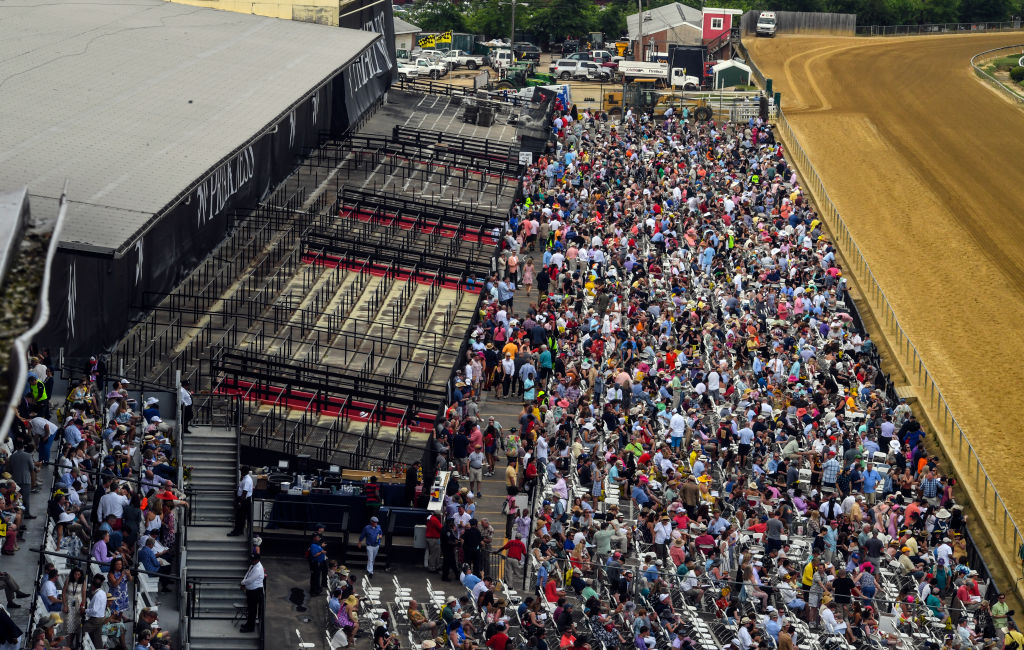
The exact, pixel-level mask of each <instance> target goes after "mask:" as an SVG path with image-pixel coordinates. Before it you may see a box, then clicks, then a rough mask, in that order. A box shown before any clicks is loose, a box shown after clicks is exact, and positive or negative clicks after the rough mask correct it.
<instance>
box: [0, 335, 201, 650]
mask: <svg viewBox="0 0 1024 650" xmlns="http://www.w3.org/2000/svg"><path fill="white" fill-rule="evenodd" d="M29 373H30V376H29V382H28V387H27V388H26V391H25V393H24V399H23V400H22V402H21V405H20V407H19V411H18V416H19V417H18V418H17V419H16V421H15V427H14V428H13V430H12V432H11V437H10V439H9V443H8V444H9V445H10V453H9V454H8V453H2V454H0V455H2V456H3V458H2V461H3V469H4V473H2V474H0V494H2V495H3V503H2V506H0V517H2V518H3V520H4V523H6V533H7V535H6V537H5V540H4V546H3V554H4V555H19V556H20V555H23V554H24V552H25V551H23V550H20V544H19V540H23V539H24V535H25V532H26V530H27V528H28V527H39V528H41V529H43V531H42V543H41V546H42V547H43V554H42V558H41V559H39V558H38V557H37V556H33V557H31V558H27V557H20V558H19V559H18V560H15V561H20V562H29V563H31V564H32V565H33V566H35V565H36V564H37V563H38V565H39V566H40V567H41V570H40V575H39V581H38V584H36V585H20V586H19V585H17V584H14V582H13V579H12V578H11V577H10V576H9V575H7V574H0V580H3V582H4V588H5V591H6V592H7V598H8V605H7V609H8V610H10V609H12V608H20V607H28V608H30V610H31V615H30V617H29V618H28V621H29V627H28V629H21V628H20V627H19V626H18V625H16V624H14V621H13V620H11V621H10V623H11V625H13V629H10V630H9V632H10V634H11V635H13V634H14V633H17V635H18V636H21V641H20V644H21V647H28V648H65V647H66V648H81V647H86V648H125V649H127V648H135V647H137V646H140V645H141V646H142V647H144V648H145V647H151V648H167V647H170V645H171V642H172V640H171V638H170V636H169V634H168V633H167V632H165V631H161V628H160V625H159V622H158V621H157V607H156V600H157V599H156V597H155V592H156V591H157V590H164V589H165V588H168V587H169V586H170V580H171V578H172V576H173V575H175V572H174V569H175V565H176V561H177V558H178V550H179V549H178V543H177V534H178V528H177V526H178V522H177V517H178V512H179V510H180V508H181V507H183V506H185V505H186V502H185V501H184V499H183V495H182V494H181V493H180V492H179V491H178V490H177V489H176V488H175V485H174V482H173V480H172V477H176V476H177V472H176V470H174V469H173V468H174V467H175V465H176V464H175V460H174V447H173V438H172V428H171V427H170V426H169V424H168V423H165V422H164V421H163V419H162V418H161V417H160V410H159V400H158V399H157V398H155V397H150V398H148V399H146V400H145V401H144V402H143V403H142V404H138V403H136V400H134V399H132V398H131V397H130V394H129V390H130V388H131V387H130V384H129V382H128V381H127V380H124V379H120V380H114V381H112V382H111V383H110V384H108V383H107V381H108V380H107V377H106V374H105V368H104V367H103V364H102V363H101V362H100V361H98V360H97V359H96V358H95V357H93V358H90V359H89V361H88V362H87V363H86V366H85V368H84V369H82V371H81V374H80V375H78V374H77V373H76V376H75V377H74V378H73V379H72V380H71V382H70V384H69V387H68V390H67V395H66V398H65V399H63V400H55V394H54V391H55V386H54V384H55V378H54V373H53V369H52V360H51V359H50V358H49V356H48V354H47V353H46V352H45V351H43V352H42V353H40V354H39V355H38V356H35V357H33V359H31V361H30V364H29ZM47 468H49V469H50V470H51V471H52V477H53V479H52V484H44V481H43V478H44V476H45V477H48V476H50V475H51V474H50V473H49V472H47V471H46V470H47ZM47 482H48V481H47ZM23 589H24V591H23ZM30 592H34V593H35V596H36V598H35V599H34V602H30V603H26V604H24V605H19V604H18V603H16V602H15V600H16V599H18V598H24V597H28V596H30V595H31V593H30ZM5 614H6V612H5ZM0 617H2V615H0ZM11 618H12V619H13V618H18V617H17V616H13V617H11ZM0 627H4V626H2V625H0ZM5 631H6V630H5Z"/></svg>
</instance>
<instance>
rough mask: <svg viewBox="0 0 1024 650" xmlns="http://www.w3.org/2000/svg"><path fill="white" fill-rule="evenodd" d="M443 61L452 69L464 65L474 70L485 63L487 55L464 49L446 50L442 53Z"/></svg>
mask: <svg viewBox="0 0 1024 650" xmlns="http://www.w3.org/2000/svg"><path fill="white" fill-rule="evenodd" d="M444 59H445V61H447V62H448V64H449V65H450V66H451V67H452V68H453V69H454V68H457V67H459V66H465V67H467V68H469V69H470V70H476V69H477V68H479V67H481V66H485V65H487V57H485V56H480V55H478V54H470V53H469V52H467V51H466V50H448V51H447V52H445V55H444Z"/></svg>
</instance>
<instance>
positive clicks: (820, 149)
mask: <svg viewBox="0 0 1024 650" xmlns="http://www.w3.org/2000/svg"><path fill="white" fill-rule="evenodd" d="M1018 43H1024V34H1022V33H1015V34H1014V33H1007V34H986V35H962V36H961V35H955V36H936V37H910V38H902V39H879V38H874V39H855V38H838V37H800V36H791V37H782V36H780V37H778V38H776V39H760V40H748V41H747V45H748V47H749V48H750V53H751V57H752V58H753V59H754V61H755V62H756V63H757V65H758V66H759V67H760V68H761V70H762V71H763V72H764V74H765V75H766V76H767V77H771V78H773V79H774V80H775V85H776V90H779V91H781V92H782V108H783V110H784V111H785V114H786V116H787V117H788V118H789V121H790V123H791V125H792V127H793V129H794V130H795V131H796V133H797V136H798V138H799V139H800V142H801V143H802V145H803V146H804V148H805V150H806V151H807V153H808V155H809V156H810V158H811V160H812V161H813V163H814V165H815V167H816V168H817V171H818V173H819V175H820V176H821V177H822V179H823V181H824V182H825V185H826V186H827V187H828V191H829V194H830V196H831V198H832V200H833V202H834V203H835V204H836V207H837V208H838V209H839V212H840V213H841V214H842V215H843V218H844V219H845V221H846V223H847V225H848V226H849V228H850V231H851V233H852V235H853V237H854V239H855V240H856V241H857V243H858V245H859V247H860V250H861V252H862V253H863V254H864V256H865V258H866V259H867V262H868V264H869V265H870V266H871V268H872V270H873V271H874V275H875V277H876V278H877V280H878V282H879V284H880V285H881V287H882V289H883V291H884V292H885V293H886V295H887V296H888V298H889V302H890V303H891V304H892V305H893V308H894V309H895V311H896V314H897V317H898V318H899V320H900V322H901V324H902V325H903V329H904V331H905V332H906V333H907V334H908V336H909V337H910V339H911V340H912V341H913V342H914V343H915V344H916V345H917V348H918V350H919V352H920V354H921V356H922V358H923V359H924V362H925V363H926V364H927V366H928V368H929V369H930V370H931V371H932V374H933V375H934V377H935V379H936V382H937V383H938V384H939V387H940V390H941V391H942V393H943V395H944V396H945V397H946V400H947V401H948V402H949V404H950V406H951V408H952V410H953V412H954V414H955V416H956V417H957V419H958V420H959V421H960V423H961V425H962V426H963V428H964V430H965V431H966V432H967V433H968V435H969V437H970V440H971V442H972V443H973V444H974V446H975V448H976V449H977V451H978V454H979V456H980V457H981V460H982V463H983V464H984V465H985V468H986V469H987V470H988V472H989V475H990V476H991V478H992V480H993V482H994V483H995V484H996V486H997V489H998V490H999V492H1000V493H1001V495H1002V496H1003V498H1004V500H1005V501H1006V502H1007V505H1008V507H1009V508H1010V510H1011V513H1012V514H1013V516H1014V519H1015V520H1016V521H1017V522H1018V524H1019V525H1024V471H1022V469H1024V463H1022V460H1024V435H1022V424H1021V417H1020V414H1021V408H1022V406H1024V398H1022V395H1021V391H1022V389H1024V336H1022V334H1024V136H1022V134H1024V109H1022V108H1020V107H1018V106H1016V105H1014V104H1013V103H1011V102H1010V101H1009V100H1007V99H1005V98H1004V97H1003V96H1002V95H1001V94H999V93H997V92H996V91H994V90H992V89H990V88H988V87H986V86H985V85H984V84H983V83H982V82H981V81H980V80H978V79H977V77H975V75H974V73H973V72H972V70H971V67H970V64H969V61H970V58H971V56H973V55H974V54H977V53H979V52H982V51H984V50H988V49H991V48H995V47H999V46H1003V45H1013V44H1018ZM846 253H847V254H848V255H849V254H851V253H852V251H846ZM858 280H860V282H861V283H862V285H863V283H864V281H865V279H864V278H858ZM965 447H966V445H965ZM989 503H991V496H990V497H989Z"/></svg>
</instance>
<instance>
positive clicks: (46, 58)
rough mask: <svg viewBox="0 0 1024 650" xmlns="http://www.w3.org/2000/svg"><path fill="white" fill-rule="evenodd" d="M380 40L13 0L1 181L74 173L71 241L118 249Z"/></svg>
mask: <svg viewBox="0 0 1024 650" xmlns="http://www.w3.org/2000/svg"><path fill="white" fill-rule="evenodd" d="M377 37H378V35H377V34H374V33H372V32H364V31H359V30H352V29H340V28H337V27H328V26H324V25H315V24H311V23H301V22H293V21H289V20H278V19H274V18H264V17H260V16H251V15H245V14H237V13H230V12H223V11H216V10H213V9H206V8H201V7H191V6H186V5H178V4H173V3H170V2H164V1H162V0H107V1H105V2H103V3H95V2H91V1H87V0H70V1H64V0H62V2H58V3H53V2H50V0H21V1H19V3H18V4H17V5H10V4H6V3H0V187H18V186H23V185H27V186H28V187H29V190H30V192H31V194H32V195H33V196H39V197H49V198H56V197H59V196H60V193H61V190H62V188H63V183H64V179H65V177H66V178H68V179H70V188H69V196H71V197H73V199H74V201H73V202H72V203H71V205H70V206H69V210H68V220H67V223H66V225H65V227H64V233H63V237H62V241H64V242H78V243H80V244H84V245H87V246H90V247H94V248H100V249H104V248H109V249H116V248H117V247H118V246H120V245H121V244H122V243H123V240H124V239H125V238H127V237H128V236H130V235H132V234H133V233H134V232H135V231H136V230H138V229H139V228H141V227H142V226H143V225H145V223H146V222H147V221H149V220H150V219H151V218H152V217H153V215H155V214H157V213H158V212H160V211H161V210H162V209H163V208H164V207H165V206H167V205H168V204H169V203H170V202H171V201H172V200H173V199H174V198H175V197H176V196H177V195H178V194H179V193H180V192H182V191H183V190H184V189H186V188H187V187H188V186H189V185H190V184H192V183H193V182H194V181H195V180H197V179H198V178H200V177H201V176H202V175H203V174H204V173H205V172H206V171H207V170H209V169H210V168H211V167H213V166H214V165H215V164H216V163H217V162H218V161H219V160H220V159H221V158H223V157H224V156H226V155H227V154H229V153H231V152H232V151H233V150H234V149H236V148H238V147H240V146H241V145H243V144H244V143H246V142H247V141H248V140H250V139H251V138H252V137H253V136H255V135H256V134H258V133H259V131H260V129H262V128H264V127H265V126H266V125H268V124H270V123H271V122H272V121H273V120H274V119H275V118H276V117H277V116H279V115H280V114H281V113H283V112H284V111H286V110H287V109H288V108H290V107H291V105H292V104H294V103H296V102H297V101H299V100H300V99H301V98H302V97H303V96H304V95H306V94H307V93H308V92H310V91H311V90H312V89H313V88H315V87H316V86H318V85H319V84H320V83H322V82H323V81H325V80H327V79H329V78H330V77H331V76H333V75H334V74H335V73H336V72H337V71H338V70H340V69H341V68H343V67H344V66H345V65H346V64H347V63H348V62H349V61H351V60H352V59H353V58H354V57H356V56H357V55H358V54H359V53H360V52H361V51H362V50H363V49H365V48H366V47H367V46H368V45H369V44H370V43H372V42H373V40H374V39H376V38H377Z"/></svg>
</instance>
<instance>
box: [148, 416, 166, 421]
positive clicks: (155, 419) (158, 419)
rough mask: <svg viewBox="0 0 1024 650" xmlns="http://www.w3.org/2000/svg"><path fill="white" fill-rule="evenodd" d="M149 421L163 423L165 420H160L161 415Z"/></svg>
mask: <svg viewBox="0 0 1024 650" xmlns="http://www.w3.org/2000/svg"><path fill="white" fill-rule="evenodd" d="M149 421H150V422H163V420H161V419H160V416H159V415H154V416H153V417H152V418H150V420H149Z"/></svg>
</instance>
